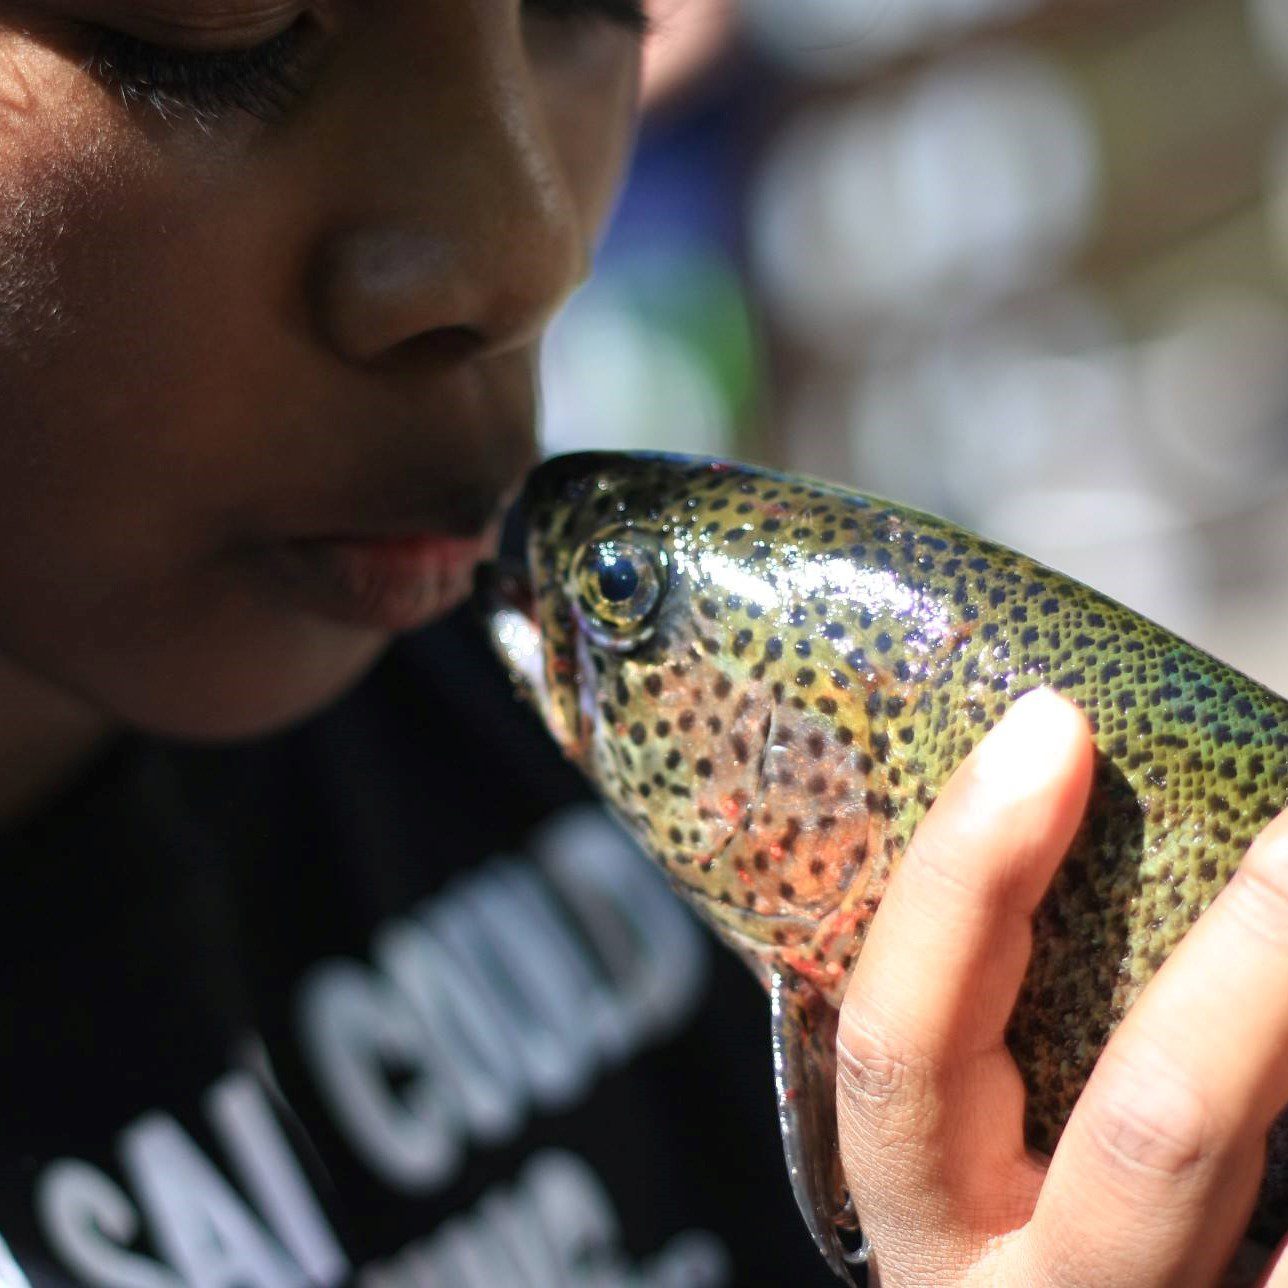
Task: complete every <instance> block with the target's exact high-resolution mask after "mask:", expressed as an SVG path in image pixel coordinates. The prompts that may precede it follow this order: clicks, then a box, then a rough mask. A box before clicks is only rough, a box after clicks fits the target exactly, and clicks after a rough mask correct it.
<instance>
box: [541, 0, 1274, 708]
mask: <svg viewBox="0 0 1288 1288" xmlns="http://www.w3.org/2000/svg"><path fill="white" fill-rule="evenodd" d="M655 8H656V12H657V19H656V30H655V32H654V34H653V36H652V37H651V46H650V50H649V67H648V77H647V99H648V103H649V113H648V119H647V123H646V126H645V129H644V134H643V137H642V139H641V144H640V149H639V152H638V156H637V159H636V163H635V166H634V170H633V173H632V176H631V179H630V182H629V185H628V187H627V190H626V192H625V194H624V196H623V199H622V203H621V207H620V210H619V212H618V215H617V218H616V220H615V223H614V225H613V227H612V229H611V231H610V233H609V236H608V238H607V240H606V241H605V243H604V245H603V248H602V252H601V256H600V263H599V268H598V271H597V273H596V275H595V277H594V279H593V281H592V283H591V285H590V286H588V287H587V288H586V289H585V290H583V291H582V292H581V293H580V294H579V295H578V296H577V297H576V298H575V299H574V301H573V302H572V304H571V305H570V307H569V308H568V310H567V311H566V313H565V314H564V315H563V317H562V318H561V319H560V321H559V322H558V324H557V325H556V327H555V330H554V332H553V333H552V336H551V340H550V343H549V345H548V349H547V353H546V382H547V387H546V389H547V391H546V407H545V434H546V441H547V447H548V450H550V451H566V450H570V449H574V448H581V447H589V446H596V447H612V448H629V447H653V448H666V449H671V450H677V451H693V452H711V453H719V454H727V455H731V456H737V457H741V458H744V459H749V460H757V461H762V462H765V463H769V464H773V465H777V466H782V467H786V468H788V469H793V470H800V471H803V472H807V473H812V474H816V475H821V476H824V477H827V478H830V479H832V480H835V481H837V482H841V483H845V484H848V485H851V486H853V487H856V488H859V489H860V490H863V491H869V492H875V493H878V494H881V495H885V496H889V497H893V498H896V499H899V500H902V501H906V502H909V503H912V504H916V505H919V506H922V507H924V508H927V509H930V510H933V511H935V512H937V513H940V514H944V515H947V516H948V517H950V518H953V519H955V520H957V521H958V522H960V523H962V524H964V525H966V526H967V527H970V528H972V529H974V530H976V531H979V532H982V533H984V534H986V535H988V536H991V537H993V538H995V539H997V540H1000V541H1003V542H1006V543H1007V544H1009V545H1013V546H1015V547H1018V548H1019V549H1021V550H1023V551H1025V552H1026V553H1028V554H1032V555H1034V556H1035V557H1037V558H1039V559H1041V560H1043V561H1044V562H1046V563H1049V564H1052V565H1054V566H1056V567H1058V568H1060V569H1062V570H1064V571H1066V572H1068V573H1070V574H1072V575H1073V576H1076V577H1079V578H1080V579H1082V580H1084V581H1087V582H1089V583H1091V584H1092V585H1094V586H1096V587H1098V588H1099V589H1101V590H1103V591H1105V592H1106V593H1108V594H1110V595H1112V596H1114V597H1115V598H1117V599H1121V600H1123V601H1124V602H1126V603H1128V604H1130V605H1131V606H1132V607H1134V608H1136V609H1138V610H1139V611H1141V612H1144V613H1146V614H1147V615H1148V616H1150V617H1153V618H1155V619H1156V620H1157V621H1159V622H1161V623H1163V624H1164V625H1165V626H1167V627H1168V628H1169V629H1171V630H1173V631H1175V632H1177V633H1178V634H1181V635H1183V636H1185V637H1186V638H1188V639H1190V640H1192V641H1194V642H1195V643H1197V644H1200V645H1201V646H1203V647H1205V648H1207V649H1209V650H1211V651H1212V652H1214V653H1216V654H1217V655H1218V656H1220V657H1222V658H1224V659H1225V660H1227V661H1229V662H1231V663H1233V664H1234V665H1235V666H1237V667H1239V668H1240V669H1242V670H1245V671H1247V672H1248V673H1250V674H1251V675H1253V676H1255V677H1256V678H1257V679H1259V680H1261V681H1262V682H1263V683H1265V684H1268V685H1269V686H1271V687H1272V688H1275V689H1277V690H1278V691H1280V692H1283V693H1288V645H1285V643H1284V640H1285V636H1288V561H1286V560H1285V558H1284V552H1285V550H1286V549H1288V0H1114V2H1110V0H659V3H658V4H657V5H656V6H655Z"/></svg>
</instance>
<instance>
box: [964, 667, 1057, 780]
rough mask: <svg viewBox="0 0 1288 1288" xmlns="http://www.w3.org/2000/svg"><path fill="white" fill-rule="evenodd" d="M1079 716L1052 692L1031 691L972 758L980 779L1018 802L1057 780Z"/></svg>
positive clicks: (1042, 690)
mask: <svg viewBox="0 0 1288 1288" xmlns="http://www.w3.org/2000/svg"><path fill="white" fill-rule="evenodd" d="M1076 720H1077V716H1076V714H1075V713H1074V711H1073V710H1072V708H1071V707H1070V705H1069V703H1067V702H1066V701H1065V700H1064V699H1063V698H1061V697H1058V696H1057V695H1056V694H1055V693H1053V692H1052V691H1051V690H1050V689H1034V690H1033V691H1032V692H1031V693H1026V694H1025V695H1024V696H1023V697H1022V698H1020V700H1019V701H1018V702H1016V703H1015V705H1014V706H1013V707H1012V708H1011V709H1010V710H1009V711H1008V712H1007V713H1006V715H1005V716H1004V717H1003V718H1002V720H1001V721H1000V722H999V724H998V725H997V727H996V728H995V729H993V730H992V731H991V732H990V733H989V735H988V737H986V738H985V739H984V741H983V742H981V743H980V744H979V746H978V747H977V748H976V749H975V751H974V752H973V753H972V755H971V767H972V769H973V770H974V773H975V777H976V778H977V779H978V780H979V781H980V782H981V783H983V784H985V785H987V787H988V789H989V790H990V791H992V792H995V793H997V794H999V795H1000V796H1003V797H1004V798H1006V799H1008V800H1018V799H1021V798H1023V797H1025V796H1029V795H1031V794H1032V793H1033V792H1034V791H1037V790H1038V789H1040V788H1042V787H1044V786H1045V785H1046V784H1047V783H1048V782H1049V781H1050V780H1051V776H1052V769H1053V767H1054V766H1055V765H1056V763H1057V762H1058V760H1059V757H1060V754H1061V753H1062V752H1063V750H1064V747H1065V744H1066V743H1067V742H1068V740H1069V738H1070V737H1071V736H1072V731H1073V729H1074V728H1075V721H1076Z"/></svg>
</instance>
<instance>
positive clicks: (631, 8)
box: [527, 0, 648, 34]
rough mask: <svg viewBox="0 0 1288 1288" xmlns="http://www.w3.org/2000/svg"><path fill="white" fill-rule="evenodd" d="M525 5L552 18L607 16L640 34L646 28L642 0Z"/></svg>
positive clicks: (531, 0) (553, 0)
mask: <svg viewBox="0 0 1288 1288" xmlns="http://www.w3.org/2000/svg"><path fill="white" fill-rule="evenodd" d="M527 5H528V8H530V9H535V10H536V11H537V12H539V13H543V14H546V15H548V16H549V17H552V18H607V19H608V20H609V21H610V22H618V23H621V24H622V25H623V26H625V27H628V28H630V29H631V30H632V31H636V32H640V33H641V34H642V33H643V32H645V31H647V29H648V14H647V13H646V12H645V8H644V0H527Z"/></svg>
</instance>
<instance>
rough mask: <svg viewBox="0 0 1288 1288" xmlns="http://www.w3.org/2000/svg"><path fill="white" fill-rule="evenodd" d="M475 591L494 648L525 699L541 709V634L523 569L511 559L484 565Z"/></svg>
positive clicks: (542, 679)
mask: <svg viewBox="0 0 1288 1288" xmlns="http://www.w3.org/2000/svg"><path fill="white" fill-rule="evenodd" d="M474 590H475V595H476V597H477V599H478V601H479V605H480V607H481V609H482V613H483V618H484V622H485V624H486V627H487V632H488V636H489V638H490V639H491V641H492V647H493V649H495V651H496V652H497V653H498V654H499V656H500V658H501V661H502V662H503V663H504V664H505V669H506V670H507V671H508V672H509V674H510V677H511V679H513V680H514V682H515V684H517V685H518V686H519V688H520V690H521V691H522V692H523V694H524V696H525V697H527V698H528V699H529V701H531V702H532V703H533V704H534V705H535V706H537V707H538V708H539V707H540V704H541V698H542V696H543V693H544V690H545V675H544V669H543V667H542V660H541V631H540V628H539V627H538V625H537V614H536V603H535V600H534V598H533V594H532V583H531V582H530V581H529V580H528V577H527V574H526V573H525V571H524V569H523V566H522V565H521V564H519V563H517V562H514V561H511V560H497V561H496V562H495V563H486V564H483V565H481V566H480V567H479V569H478V573H477V575H476V577H475V583H474Z"/></svg>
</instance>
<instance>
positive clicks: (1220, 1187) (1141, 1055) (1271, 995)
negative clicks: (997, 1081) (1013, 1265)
mask: <svg viewBox="0 0 1288 1288" xmlns="http://www.w3.org/2000/svg"><path fill="white" fill-rule="evenodd" d="M1285 1101H1288V814H1286V815H1282V816H1281V817H1280V818H1279V819H1277V820H1276V821H1275V822H1274V823H1272V824H1271V825H1270V827H1269V828H1267V829H1266V831H1265V832H1264V833H1263V834H1262V835H1261V836H1260V837H1259V838H1258V839H1257V841H1256V842H1255V843H1254V845H1253V846H1252V848H1251V849H1250V850H1249V851H1248V854H1247V856H1246V857H1245V858H1244V860H1243V863H1242V864H1241V866H1240V868H1239V871H1238V872H1237V873H1236V874H1235V876H1234V879H1233V880H1232V881H1231V882H1230V884H1229V885H1228V886H1227V887H1226V889H1225V890H1224V891H1223V892H1222V893H1221V894H1220V895H1219V896H1218V898H1217V899H1216V900H1215V901H1214V902H1213V904H1212V907H1211V908H1210V909H1208V911H1207V912H1206V913H1205V914H1204V915H1203V916H1202V917H1201V918H1200V919H1199V920H1198V922H1197V923H1196V924H1195V925H1194V927H1193V928H1192V929H1191V930H1190V932H1189V933H1188V934H1187V935H1186V937H1185V938H1184V939H1183V940H1182V941H1181V943H1180V945H1179V946H1178V947H1177V949H1176V951H1175V952H1174V953H1173V954H1172V956H1171V957H1170V958H1169V959H1168V961H1167V962H1165V963H1164V964H1163V966H1162V968H1161V969H1160V970H1159V972H1158V975H1157V976H1156V977H1155V979H1154V980H1153V981H1152V982H1151V983H1150V984H1149V985H1148V986H1147V987H1146V989H1145V991H1144V992H1143V993H1142V994H1141V996H1140V998H1139V1000H1138V1001H1137V1002H1136V1004H1135V1005H1134V1006H1133V1007H1132V1009H1131V1010H1130V1011H1129V1012H1128V1013H1127V1016H1126V1018H1125V1019H1124V1020H1123V1022H1122V1024H1121V1025H1120V1026H1119V1027H1118V1030H1117V1031H1116V1032H1115V1034H1114V1036H1113V1037H1112V1038H1111V1039H1110V1042H1109V1045H1108V1046H1107V1047H1106V1048H1105V1051H1104V1053H1103V1055H1102V1056H1101V1058H1100V1060H1099V1062H1098V1063H1097V1065H1096V1068H1095V1070H1094V1071H1093V1073H1092V1076H1091V1079H1090V1080H1089V1081H1088V1083H1087V1087H1086V1089H1085V1091H1084V1092H1083V1095H1082V1097H1081V1099H1080V1100H1079V1102H1078V1105H1077V1107H1076V1108H1075V1110H1074V1112H1073V1115H1072V1117H1071V1118H1070V1120H1069V1124H1068V1126H1067V1128H1066V1129H1065V1132H1064V1135H1063V1136H1062V1137H1061V1140H1060V1143H1059V1146H1058V1147H1057V1149H1056V1152H1055V1155H1054V1157H1053V1158H1052V1161H1051V1167H1050V1172H1049V1174H1048V1178H1047V1182H1046V1185H1045V1186H1044V1187H1043V1190H1042V1194H1041V1197H1040V1199H1039V1201H1038V1205H1037V1208H1036V1210H1035V1212H1034V1215H1033V1221H1032V1223H1031V1225H1030V1227H1029V1231H1028V1238H1029V1239H1031V1240H1032V1242H1033V1246H1034V1247H1035V1248H1036V1249H1039V1250H1045V1249H1058V1250H1059V1255H1058V1259H1059V1260H1060V1261H1061V1263H1062V1264H1063V1265H1064V1266H1065V1267H1066V1273H1067V1276H1068V1280H1069V1282H1073V1283H1083V1282H1086V1281H1087V1276H1088V1275H1091V1276H1093V1277H1094V1278H1095V1279H1096V1281H1097V1282H1108V1283H1114V1282H1131V1283H1133V1284H1141V1285H1148V1284H1173V1283H1205V1282H1211V1281H1212V1280H1214V1279H1215V1277H1216V1275H1217V1273H1218V1272H1219V1270H1220V1268H1221V1267H1222V1266H1223V1265H1224V1264H1225V1263H1226V1261H1228V1260H1229V1258H1230V1257H1231V1256H1232V1254H1233V1252H1234V1249H1235V1247H1236V1246H1237V1244H1238V1242H1239V1238H1240V1236H1241V1235H1242V1233H1243V1231H1244V1227H1245V1226H1246V1225H1247V1222H1248V1217H1249V1214H1250V1212H1251V1208H1252V1204H1253V1201H1254V1199H1255V1196H1256V1192H1257V1186H1258V1182H1259V1181H1260V1178H1261V1173H1262V1167H1263V1159H1264V1152H1265V1137H1266V1132H1267V1130H1268V1129H1269V1127H1270V1124H1271V1122H1272V1121H1273V1120H1274V1118H1275V1116H1276V1115H1277V1114H1278V1113H1279V1112H1280V1110H1281V1109H1282V1108H1283V1105H1284V1103H1285ZM1071 1228H1077V1229H1078V1230H1080V1231H1081V1232H1082V1237H1078V1238H1073V1239H1071V1238H1070V1231H1071ZM1090 1231H1094V1233H1095V1238H1094V1240H1090V1239H1087V1238H1086V1237H1085V1236H1086V1234H1087V1233H1088V1232H1090Z"/></svg>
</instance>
